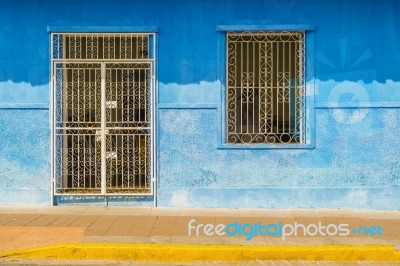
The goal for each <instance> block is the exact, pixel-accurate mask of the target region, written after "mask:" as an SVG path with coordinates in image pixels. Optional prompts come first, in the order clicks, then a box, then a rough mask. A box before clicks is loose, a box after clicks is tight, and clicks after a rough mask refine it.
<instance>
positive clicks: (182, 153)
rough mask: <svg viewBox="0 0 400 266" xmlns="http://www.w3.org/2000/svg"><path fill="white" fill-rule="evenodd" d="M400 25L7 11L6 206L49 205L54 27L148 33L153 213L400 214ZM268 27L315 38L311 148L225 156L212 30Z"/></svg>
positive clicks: (163, 5)
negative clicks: (153, 49) (303, 29)
mask: <svg viewBox="0 0 400 266" xmlns="http://www.w3.org/2000/svg"><path fill="white" fill-rule="evenodd" d="M399 13H400V2H399V1H395V0H392V1H390V0H383V1H372V0H371V1H361V0H352V1H344V0H343V1H334V0H331V1H329V0H326V1H317V0H305V1H299V0H288V1H279V0H264V1H262V0H258V1H257V0H254V1H251V4H249V3H248V1H245V0H222V1H212V0H206V1H195V0H191V1H183V0H182V1H162V0H154V1H151V2H149V1H144V0H143V1H122V0H120V1H106V0H99V1H86V0H81V1H59V2H58V3H56V2H55V1H50V0H49V1H39V0H38V1H32V0H16V1H4V0H3V1H0V25H1V27H0V40H1V41H0V125H1V127H0V203H7V204H23V203H34V204H49V203H50V166H49V165H50V137H49V134H50V133H49V132H50V129H49V116H48V110H47V109H46V108H47V107H48V102H49V84H48V83H49V75H50V74H49V34H48V32H47V27H48V26H49V25H62V26H148V25H151V26H158V27H159V32H158V33H157V64H158V65H157V79H158V89H159V91H158V92H159V98H158V102H159V104H158V107H160V108H159V109H158V112H157V115H158V124H159V131H158V133H157V143H158V159H157V164H158V172H157V176H158V189H157V191H158V194H157V203H158V206H196V207H197V206H199V207H200V206H201V207H250V208H253V207H268V208H291V207H303V208H313V207H334V208H336V207H346V208H373V209H399V208H400V196H399V195H400V193H399V192H400V191H399V183H400V181H399V180H400V178H399V172H400V167H399V166H398V165H399V164H398V158H399V155H400V154H399V153H400V152H399V149H398V148H397V147H399V146H400V145H399V144H400V140H399V138H398V135H399V132H398V131H399V123H400V119H399V114H400V109H399V108H400V71H398V70H399V69H400V17H399V16H398V14H399ZM271 24H274V25H275V24H314V25H315V26H316V31H315V32H314V48H313V49H308V50H307V53H312V54H313V56H314V59H315V60H314V62H311V63H312V66H313V69H314V76H313V79H310V80H308V85H309V86H310V91H309V92H310V93H314V94H315V108H316V109H315V118H316V119H315V133H314V134H315V140H316V141H315V149H302V150H279V149H275V150H246V149H243V150H232V149H218V148H217V144H218V133H219V132H218V128H219V126H220V125H218V123H219V122H218V121H219V120H220V116H221V113H220V112H219V109H218V108H219V107H220V98H219V97H220V96H221V95H220V91H221V85H222V86H223V83H222V84H221V78H222V77H221V69H218V67H221V66H219V64H218V58H220V56H221V52H223V51H222V50H221V49H219V48H218V41H219V40H220V38H219V36H221V34H223V33H221V32H217V31H216V27H217V25H271ZM220 45H221V43H220ZM222 46H223V44H222ZM56 202H58V203H60V204H62V203H65V204H68V203H69V204H79V203H81V202H83V200H82V199H81V198H74V199H71V198H65V199H56ZM101 202H102V201H101V200H99V201H96V200H94V201H93V202H88V203H90V204H92V203H93V204H102V203H101ZM111 202H112V203H113V204H120V205H128V204H130V205H141V206H143V205H144V206H150V205H151V204H152V199H151V198H147V199H144V200H137V199H129V198H127V199H124V200H123V201H122V202H120V200H118V199H116V200H114V201H111Z"/></svg>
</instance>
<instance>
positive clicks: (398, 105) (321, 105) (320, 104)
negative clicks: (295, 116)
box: [314, 102, 400, 109]
mask: <svg viewBox="0 0 400 266" xmlns="http://www.w3.org/2000/svg"><path fill="white" fill-rule="evenodd" d="M314 106H315V108H316V109H360V108H400V102H364V103H351V102H348V103H346V102H344V103H329V102H328V103H327V102H316V103H315V105H314Z"/></svg>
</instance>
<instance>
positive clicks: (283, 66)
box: [282, 42, 286, 133]
mask: <svg viewBox="0 0 400 266" xmlns="http://www.w3.org/2000/svg"><path fill="white" fill-rule="evenodd" d="M282 46H283V47H282V51H283V55H282V57H283V60H282V98H283V99H282V133H286V117H285V107H286V102H285V100H286V97H285V95H286V62H285V59H286V58H285V53H286V51H285V42H282Z"/></svg>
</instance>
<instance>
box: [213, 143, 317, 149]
mask: <svg viewBox="0 0 400 266" xmlns="http://www.w3.org/2000/svg"><path fill="white" fill-rule="evenodd" d="M314 148H315V145H314V144H227V143H218V145H217V149H219V150H230V149H236V150H280V149H296V150H298V149H303V150H312V149H314Z"/></svg>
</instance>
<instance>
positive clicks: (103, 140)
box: [101, 62, 106, 195]
mask: <svg viewBox="0 0 400 266" xmlns="http://www.w3.org/2000/svg"><path fill="white" fill-rule="evenodd" d="M105 74H106V64H105V63H104V62H103V63H101V194H102V195H105V194H106V129H105V124H106V109H105V102H106V76H105Z"/></svg>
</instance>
